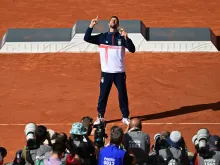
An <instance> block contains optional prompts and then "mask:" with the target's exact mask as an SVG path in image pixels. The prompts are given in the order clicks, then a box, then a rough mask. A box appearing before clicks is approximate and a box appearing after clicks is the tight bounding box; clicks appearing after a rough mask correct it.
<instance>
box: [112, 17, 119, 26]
mask: <svg viewBox="0 0 220 165" xmlns="http://www.w3.org/2000/svg"><path fill="white" fill-rule="evenodd" d="M112 18H115V19H116V20H117V23H118V25H119V19H118V17H117V16H115V15H113V16H111V18H110V19H112Z"/></svg>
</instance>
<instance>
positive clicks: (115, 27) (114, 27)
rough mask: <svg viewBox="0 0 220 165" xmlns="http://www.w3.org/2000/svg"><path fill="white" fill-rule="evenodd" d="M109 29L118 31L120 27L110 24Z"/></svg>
mask: <svg viewBox="0 0 220 165" xmlns="http://www.w3.org/2000/svg"><path fill="white" fill-rule="evenodd" d="M109 27H110V28H112V29H117V27H118V26H117V24H113V25H112V24H110V25H109Z"/></svg>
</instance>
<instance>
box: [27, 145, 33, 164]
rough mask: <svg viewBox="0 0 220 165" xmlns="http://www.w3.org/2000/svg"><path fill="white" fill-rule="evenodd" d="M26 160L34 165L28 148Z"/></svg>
mask: <svg viewBox="0 0 220 165" xmlns="http://www.w3.org/2000/svg"><path fill="white" fill-rule="evenodd" d="M26 160H27V162H28V163H30V164H31V165H34V161H33V159H32V157H31V152H30V150H29V149H27V148H26Z"/></svg>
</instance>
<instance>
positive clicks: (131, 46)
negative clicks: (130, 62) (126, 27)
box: [124, 38, 135, 53]
mask: <svg viewBox="0 0 220 165" xmlns="http://www.w3.org/2000/svg"><path fill="white" fill-rule="evenodd" d="M124 46H125V47H126V48H127V49H128V51H129V52H131V53H134V52H135V46H134V43H133V42H132V40H131V39H130V38H128V39H127V40H124Z"/></svg>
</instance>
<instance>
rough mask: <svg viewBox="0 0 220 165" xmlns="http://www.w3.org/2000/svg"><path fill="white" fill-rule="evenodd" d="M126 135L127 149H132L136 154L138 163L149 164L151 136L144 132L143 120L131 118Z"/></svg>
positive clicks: (125, 143) (138, 164) (125, 144)
mask: <svg viewBox="0 0 220 165" xmlns="http://www.w3.org/2000/svg"><path fill="white" fill-rule="evenodd" d="M124 137H125V138H124V142H123V144H124V147H125V149H126V150H128V149H130V150H131V151H132V153H133V154H134V155H135V158H136V164H137V165H144V164H147V160H148V155H149V152H150V137H149V135H148V134H146V133H144V132H142V122H141V120H139V119H137V118H134V119H131V121H130V123H129V125H128V127H127V130H126V131H125V136H124Z"/></svg>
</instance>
